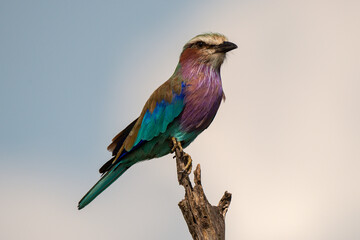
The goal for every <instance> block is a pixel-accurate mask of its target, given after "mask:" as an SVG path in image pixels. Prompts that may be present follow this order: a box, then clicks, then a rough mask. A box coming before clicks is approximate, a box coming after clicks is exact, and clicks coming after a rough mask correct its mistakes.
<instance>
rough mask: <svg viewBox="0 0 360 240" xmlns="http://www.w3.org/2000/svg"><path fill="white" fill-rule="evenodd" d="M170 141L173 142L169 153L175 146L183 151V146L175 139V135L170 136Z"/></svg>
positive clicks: (173, 150)
mask: <svg viewBox="0 0 360 240" xmlns="http://www.w3.org/2000/svg"><path fill="white" fill-rule="evenodd" d="M171 141H172V143H173V147H172V149H171V153H173V152H175V150H176V148H179V150H180V152H183V151H184V150H183V148H182V146H181V142H179V141H178V140H176V138H175V137H172V138H171Z"/></svg>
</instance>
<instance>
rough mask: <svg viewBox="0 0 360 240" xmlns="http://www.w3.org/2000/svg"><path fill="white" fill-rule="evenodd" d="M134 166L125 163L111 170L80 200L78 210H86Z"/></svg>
mask: <svg viewBox="0 0 360 240" xmlns="http://www.w3.org/2000/svg"><path fill="white" fill-rule="evenodd" d="M131 165H132V164H130V165H129V163H127V164H125V163H123V162H120V163H118V164H117V165H115V166H114V167H113V168H111V169H110V170H109V171H108V172H107V173H106V174H105V175H104V176H102V177H101V179H100V180H99V181H98V182H97V183H96V184H95V185H94V186H93V187H92V188H91V189H90V190H89V191H88V192H87V193H86V195H85V196H84V197H83V198H82V199H81V200H80V202H79V204H78V209H79V210H80V209H82V208H84V207H85V206H86V205H88V204H89V203H90V202H91V201H92V200H94V199H95V198H96V197H97V196H98V195H99V194H100V193H102V192H103V191H104V190H105V189H106V188H107V187H109V186H110V185H111V184H112V183H113V182H114V181H115V180H116V179H118V178H119V177H120V176H121V175H122V174H123V173H124V172H125V171H126V170H127V169H128V168H129V167H131Z"/></svg>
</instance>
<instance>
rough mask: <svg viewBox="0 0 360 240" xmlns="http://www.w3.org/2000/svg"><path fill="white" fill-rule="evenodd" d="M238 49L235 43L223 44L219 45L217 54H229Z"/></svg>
mask: <svg viewBox="0 0 360 240" xmlns="http://www.w3.org/2000/svg"><path fill="white" fill-rule="evenodd" d="M235 48H237V46H236V44H235V43H232V42H226V41H225V42H223V43H222V44H219V45H217V47H216V52H217V53H219V52H221V53H226V52H229V51H231V50H233V49H235Z"/></svg>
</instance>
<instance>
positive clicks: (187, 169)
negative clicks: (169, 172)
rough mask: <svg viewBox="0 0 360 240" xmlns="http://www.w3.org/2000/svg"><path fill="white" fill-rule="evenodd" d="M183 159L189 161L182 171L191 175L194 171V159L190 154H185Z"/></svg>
mask: <svg viewBox="0 0 360 240" xmlns="http://www.w3.org/2000/svg"><path fill="white" fill-rule="evenodd" d="M182 157H183V158H186V159H187V163H186V165H185V167H184V169H183V170H182V172H183V173H185V172H186V173H187V174H190V173H191V170H192V158H191V156H190V155H189V154H187V153H185V152H184V155H183V156H182Z"/></svg>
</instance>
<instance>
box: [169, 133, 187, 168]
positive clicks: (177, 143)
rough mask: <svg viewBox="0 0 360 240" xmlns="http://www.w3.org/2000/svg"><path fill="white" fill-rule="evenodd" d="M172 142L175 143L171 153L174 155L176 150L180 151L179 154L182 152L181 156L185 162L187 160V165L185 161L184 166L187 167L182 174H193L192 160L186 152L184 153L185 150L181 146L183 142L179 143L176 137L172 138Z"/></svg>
mask: <svg viewBox="0 0 360 240" xmlns="http://www.w3.org/2000/svg"><path fill="white" fill-rule="evenodd" d="M171 141H172V143H173V147H172V149H171V152H172V153H173V152H175V151H176V149H179V152H180V154H181V158H182V159H183V160H185V159H186V160H187V161H186V164H185V161H183V162H184V164H185V167H184V169H183V170H182V172H183V173H184V172H186V173H187V174H190V173H191V170H192V159H191V157H190V155H189V154H187V153H186V152H184V149H183V148H182V146H181V142H180V141H177V140H176V138H175V137H172V138H171Z"/></svg>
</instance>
